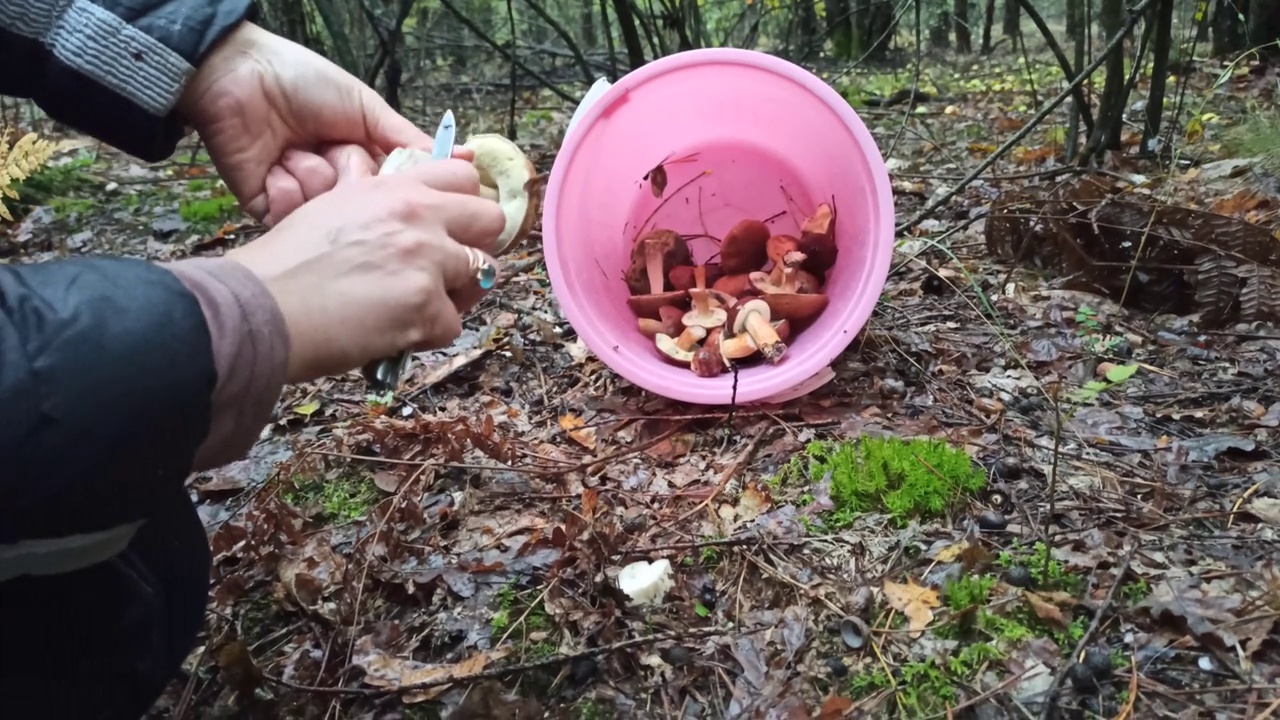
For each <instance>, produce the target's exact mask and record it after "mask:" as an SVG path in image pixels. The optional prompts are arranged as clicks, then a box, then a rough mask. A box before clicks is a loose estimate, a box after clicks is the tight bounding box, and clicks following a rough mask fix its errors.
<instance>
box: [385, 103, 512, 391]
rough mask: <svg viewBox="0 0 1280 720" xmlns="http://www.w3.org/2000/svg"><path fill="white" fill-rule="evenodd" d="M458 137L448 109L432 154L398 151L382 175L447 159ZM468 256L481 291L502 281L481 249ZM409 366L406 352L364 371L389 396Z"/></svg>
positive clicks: (437, 133)
mask: <svg viewBox="0 0 1280 720" xmlns="http://www.w3.org/2000/svg"><path fill="white" fill-rule="evenodd" d="M455 135H456V126H455V124H454V119H453V111H452V110H446V111H445V113H444V117H443V118H442V119H441V120H440V126H439V127H438V128H436V134H435V139H434V144H433V145H432V148H431V152H430V154H428V153H425V152H423V151H421V150H415V149H412V148H397V149H396V150H394V151H392V153H391V154H390V155H388V156H387V159H386V160H385V161H384V162H383V163H382V167H381V168H379V170H378V174H379V175H386V174H389V173H393V172H397V171H400V170H403V169H405V168H410V167H414V166H417V165H421V164H422V163H426V162H433V161H436V160H447V159H448V158H450V157H451V156H452V155H453V148H454V143H455ZM467 254H468V255H469V256H470V257H471V263H472V268H473V269H474V270H475V273H476V282H477V283H478V284H479V285H480V288H481V289H483V290H489V289H491V288H493V286H494V285H495V284H496V282H497V279H498V269H497V268H496V267H494V266H493V265H492V264H490V263H489V261H488V260H486V259H485V257H484V255H482V254H481V253H480V252H479V251H477V250H474V249H472V248H467ZM408 363H409V352H408V351H407V350H405V351H402V352H400V353H399V354H397V355H395V356H394V357H389V358H383V359H381V360H376V361H374V362H371V363H369V364H368V365H365V366H364V368H363V369H362V372H363V374H364V378H365V380H366V381H367V382H368V383H369V384H370V388H371V390H372V391H373V392H374V393H375V394H377V395H386V394H388V393H394V392H395V391H396V388H398V387H399V386H400V378H401V376H402V375H403V374H404V371H405V368H406V367H407V366H408Z"/></svg>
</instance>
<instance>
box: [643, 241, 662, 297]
mask: <svg viewBox="0 0 1280 720" xmlns="http://www.w3.org/2000/svg"><path fill="white" fill-rule="evenodd" d="M642 242H643V241H642ZM644 269H645V272H647V273H648V274H649V292H650V293H652V294H654V295H657V294H658V293H660V292H662V290H663V288H665V287H666V286H667V279H666V278H664V277H663V276H662V248H661V247H659V246H658V243H654V242H647V243H645V246H644Z"/></svg>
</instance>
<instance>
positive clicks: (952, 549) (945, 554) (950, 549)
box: [934, 540, 969, 563]
mask: <svg viewBox="0 0 1280 720" xmlns="http://www.w3.org/2000/svg"><path fill="white" fill-rule="evenodd" d="M968 549H969V541H968V540H961V541H960V542H958V543H952V544H951V545H948V546H946V547H944V548H942V549H941V550H939V551H938V554H937V555H935V556H934V559H935V560H937V561H938V562H940V563H952V562H955V561H956V560H957V559H958V558H959V557H960V555H961V554H963V553H964V551H965V550H968Z"/></svg>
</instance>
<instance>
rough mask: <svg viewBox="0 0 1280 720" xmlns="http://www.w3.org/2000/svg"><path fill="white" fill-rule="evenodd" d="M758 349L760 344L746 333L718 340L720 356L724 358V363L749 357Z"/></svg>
mask: <svg viewBox="0 0 1280 720" xmlns="http://www.w3.org/2000/svg"><path fill="white" fill-rule="evenodd" d="M759 349H760V346H758V345H756V343H755V341H754V340H752V339H751V336H750V335H748V334H747V333H742V334H741V335H734V336H733V337H731V338H728V339H725V340H721V341H720V357H722V358H724V361H725V364H728V363H730V362H733V361H734V360H741V359H743V358H748V357H751V356H752V355H755V354H756V351H757V350H759Z"/></svg>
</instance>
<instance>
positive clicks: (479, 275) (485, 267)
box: [467, 248, 498, 290]
mask: <svg viewBox="0 0 1280 720" xmlns="http://www.w3.org/2000/svg"><path fill="white" fill-rule="evenodd" d="M467 257H468V258H470V259H471V269H472V270H474V271H475V273H476V283H477V284H479V285H480V289H481V290H492V289H493V286H494V285H497V284H498V268H497V267H495V266H494V265H493V264H492V263H490V262H489V261H488V260H487V259H486V258H485V256H484V253H482V252H480V251H479V250H476V249H475V248H467Z"/></svg>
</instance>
